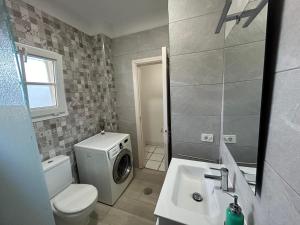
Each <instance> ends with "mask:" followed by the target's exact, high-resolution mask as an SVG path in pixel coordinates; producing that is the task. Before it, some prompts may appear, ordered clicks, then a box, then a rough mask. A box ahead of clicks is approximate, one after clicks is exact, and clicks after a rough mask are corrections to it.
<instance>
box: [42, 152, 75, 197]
mask: <svg viewBox="0 0 300 225" xmlns="http://www.w3.org/2000/svg"><path fill="white" fill-rule="evenodd" d="M42 164H43V170H44V175H45V180H46V184H47V188H48V193H49V198H50V199H51V198H53V197H54V196H55V195H56V194H58V193H59V192H61V191H62V190H64V189H65V188H66V187H68V186H69V185H70V184H71V183H72V172H71V163H70V158H69V157H68V156H65V155H59V156H56V157H53V158H51V159H49V160H47V161H44V162H43V163H42Z"/></svg>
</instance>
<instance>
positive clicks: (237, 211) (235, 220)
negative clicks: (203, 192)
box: [225, 195, 244, 225]
mask: <svg viewBox="0 0 300 225" xmlns="http://www.w3.org/2000/svg"><path fill="white" fill-rule="evenodd" d="M233 198H234V202H233V203H230V204H229V206H228V208H227V209H226V221H225V225H244V215H243V213H242V208H241V207H240V206H239V204H238V196H237V195H234V196H233Z"/></svg>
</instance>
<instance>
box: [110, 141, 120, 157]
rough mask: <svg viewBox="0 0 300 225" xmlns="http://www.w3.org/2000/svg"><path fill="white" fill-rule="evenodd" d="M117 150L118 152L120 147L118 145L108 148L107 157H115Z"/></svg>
mask: <svg viewBox="0 0 300 225" xmlns="http://www.w3.org/2000/svg"><path fill="white" fill-rule="evenodd" d="M119 152H120V148H119V146H118V145H116V146H115V147H113V148H112V149H111V150H109V152H108V157H109V159H110V160H112V159H113V158H115V157H116V156H117V155H118V154H119Z"/></svg>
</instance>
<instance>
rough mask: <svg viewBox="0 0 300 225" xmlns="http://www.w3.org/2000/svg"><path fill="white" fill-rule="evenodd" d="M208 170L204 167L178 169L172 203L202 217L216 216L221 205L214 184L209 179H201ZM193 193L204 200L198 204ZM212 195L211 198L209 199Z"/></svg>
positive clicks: (181, 166)
mask: <svg viewBox="0 0 300 225" xmlns="http://www.w3.org/2000/svg"><path fill="white" fill-rule="evenodd" d="M205 173H207V170H206V169H205V168H202V167H195V166H186V165H180V166H178V167H177V179H176V180H175V181H174V189H173V192H172V202H173V203H174V205H175V206H177V207H180V208H183V209H187V210H190V211H194V212H196V213H198V214H202V215H210V216H216V215H218V213H219V205H218V202H217V200H216V197H215V195H214V184H213V182H210V181H209V180H207V179H201V178H203V177H204V174H205ZM193 193H199V194H200V195H201V197H202V198H203V200H202V201H200V202H198V201H196V200H194V199H193ZM209 195H211V197H209V198H208V197H207V196H209Z"/></svg>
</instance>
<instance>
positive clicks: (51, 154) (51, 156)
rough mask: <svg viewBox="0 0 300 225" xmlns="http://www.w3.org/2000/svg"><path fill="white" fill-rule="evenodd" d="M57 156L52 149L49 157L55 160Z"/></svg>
mask: <svg viewBox="0 0 300 225" xmlns="http://www.w3.org/2000/svg"><path fill="white" fill-rule="evenodd" d="M55 156H56V152H55V149H51V150H50V151H49V157H50V158H53V157H55Z"/></svg>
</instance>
